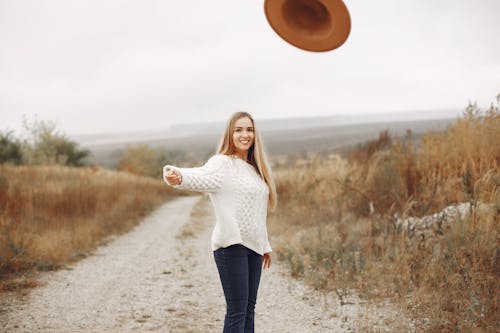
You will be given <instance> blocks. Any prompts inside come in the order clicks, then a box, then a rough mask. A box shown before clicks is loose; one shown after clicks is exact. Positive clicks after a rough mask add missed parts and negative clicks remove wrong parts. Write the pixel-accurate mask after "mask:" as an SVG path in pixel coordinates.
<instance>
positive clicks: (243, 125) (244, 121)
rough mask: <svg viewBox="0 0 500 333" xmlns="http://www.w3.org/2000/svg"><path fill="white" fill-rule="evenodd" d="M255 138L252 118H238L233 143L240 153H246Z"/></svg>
mask: <svg viewBox="0 0 500 333" xmlns="http://www.w3.org/2000/svg"><path fill="white" fill-rule="evenodd" d="M254 138H255V134H254V128H253V123H252V120H251V119H250V118H248V117H243V118H240V119H238V120H236V123H235V124H234V131H233V143H234V146H235V147H236V149H237V151H238V152H239V153H246V152H247V151H248V149H249V148H250V147H252V145H253V141H254Z"/></svg>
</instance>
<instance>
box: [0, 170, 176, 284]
mask: <svg viewBox="0 0 500 333" xmlns="http://www.w3.org/2000/svg"><path fill="white" fill-rule="evenodd" d="M171 196H173V191H172V190H170V189H169V187H168V186H165V184H164V183H163V182H161V181H160V180H154V179H151V178H144V177H138V176H134V175H131V174H127V173H121V172H114V171H109V170H104V169H99V168H78V169H77V168H69V167H63V166H19V167H13V166H5V165H4V166H0V278H1V276H2V275H4V276H5V275H7V274H10V273H15V272H20V271H25V270H28V269H30V268H33V267H35V268H38V269H42V270H47V269H54V268H56V267H58V266H60V265H62V264H64V263H65V262H67V261H68V260H73V259H76V258H78V257H80V256H82V255H85V253H87V252H88V251H91V250H92V249H93V248H95V247H96V246H97V245H99V244H100V243H101V242H102V241H103V240H105V239H106V238H107V237H109V236H110V235H111V234H116V233H121V232H124V231H126V230H128V229H130V228H131V227H132V226H133V225H134V224H136V223H137V222H138V221H140V219H141V217H143V216H144V215H145V214H147V213H148V212H149V211H151V210H152V209H153V207H155V206H156V205H158V204H159V203H161V202H163V201H165V199H166V198H168V197H171Z"/></svg>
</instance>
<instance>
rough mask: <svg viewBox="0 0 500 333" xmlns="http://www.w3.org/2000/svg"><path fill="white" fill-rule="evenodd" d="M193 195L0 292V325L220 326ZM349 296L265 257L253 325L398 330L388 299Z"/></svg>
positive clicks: (207, 329)
mask: <svg viewBox="0 0 500 333" xmlns="http://www.w3.org/2000/svg"><path fill="white" fill-rule="evenodd" d="M199 201H200V197H182V198H178V199H175V200H173V201H171V202H168V203H166V204H164V205H163V206H162V207H160V208H159V209H157V210H156V211H155V212H154V213H153V214H151V215H150V216H149V217H147V218H146V219H145V220H144V221H143V222H142V223H141V224H140V225H138V226H137V227H136V228H135V229H134V230H132V231H131V232H129V233H127V234H125V235H122V236H120V237H117V238H115V239H114V240H112V241H110V242H109V243H108V244H107V245H106V246H102V247H100V248H99V249H98V250H97V251H96V253H95V255H92V256H89V257H87V258H85V259H83V260H81V261H79V262H78V263H76V264H74V265H73V266H71V267H68V268H67V269H62V270H59V271H57V272H47V273H43V274H42V276H41V281H42V282H43V283H44V285H43V286H41V287H38V288H34V289H33V290H31V291H29V293H28V294H27V295H26V296H18V295H15V294H4V295H1V296H0V307H1V309H0V331H1V332H6V333H14V332H16V333H17V332H42V333H49V332H50V333H59V332H60V333H63V332H64V333H68V332H78V333H80V332H81V333H83V332H100V333H101V332H120V333H122V332H172V333H187V332H193V333H201V332H202V333H211V332H214V333H215V332H222V326H223V318H224V314H225V302H224V295H223V292H222V287H221V284H220V281H219V276H218V273H217V268H216V266H215V263H214V260H213V254H212V252H211V249H210V234H211V231H212V227H213V225H214V224H215V221H214V217H213V215H212V210H211V207H210V206H209V203H207V200H201V201H200V202H199ZM193 209H194V214H192V211H193ZM271 244H272V241H271ZM351 301H352V303H353V304H349V305H343V306H341V305H340V304H339V301H338V299H337V297H336V296H335V295H334V294H327V295H321V294H320V293H318V292H316V291H313V290H311V289H310V288H308V287H307V286H306V285H304V283H302V282H301V281H298V280H295V279H293V278H290V277H289V276H288V274H287V271H286V268H285V267H283V266H282V265H281V264H280V263H278V261H277V260H276V258H275V257H274V261H273V265H272V266H271V269H270V270H267V269H266V270H264V271H263V273H262V278H261V283H260V288H259V294H258V299H257V306H256V332H258V333H274V332H276V333H286V332H290V333H291V332H293V333H314V332H322V333H324V332H405V331H407V328H406V327H407V326H408V325H407V324H406V323H401V318H400V315H399V314H398V313H397V312H396V311H395V310H391V309H392V308H391V306H390V305H387V304H383V305H382V304H368V303H365V302H360V301H359V300H357V299H355V298H353V299H351ZM396 323H399V324H397V326H396Z"/></svg>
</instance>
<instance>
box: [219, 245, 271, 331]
mask: <svg viewBox="0 0 500 333" xmlns="http://www.w3.org/2000/svg"><path fill="white" fill-rule="evenodd" d="M213 252H214V259H215V263H216V265H217V269H218V270H219V276H220V280H221V282H222V289H223V290H224V296H225V298H226V306H227V308H226V317H225V319H224V331H223V333H254V317H255V312H254V310H255V303H256V302H257V289H258V288H259V281H260V273H261V271H262V256H261V255H260V254H258V253H256V252H254V251H252V250H250V249H249V248H247V247H245V246H243V245H241V244H234V245H230V246H228V247H225V248H224V247H221V248H218V249H217V250H215V251H213Z"/></svg>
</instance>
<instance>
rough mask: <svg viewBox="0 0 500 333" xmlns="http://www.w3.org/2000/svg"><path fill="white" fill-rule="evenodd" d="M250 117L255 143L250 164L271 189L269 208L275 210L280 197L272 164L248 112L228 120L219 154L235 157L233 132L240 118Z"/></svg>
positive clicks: (250, 155) (249, 151) (239, 113)
mask: <svg viewBox="0 0 500 333" xmlns="http://www.w3.org/2000/svg"><path fill="white" fill-rule="evenodd" d="M244 117H248V118H249V119H250V120H251V121H252V125H253V131H254V141H253V144H252V146H251V147H250V148H249V149H248V162H249V163H250V164H251V165H253V167H254V168H255V170H257V172H258V174H259V175H260V177H261V178H262V179H263V180H264V181H265V182H266V184H267V187H268V189H269V201H268V204H269V207H270V208H271V209H272V210H274V209H275V208H276V204H277V203H278V195H277V193H276V184H275V183H274V178H273V174H272V172H271V167H270V164H269V162H268V160H267V155H266V152H265V149H264V143H263V142H262V138H261V137H260V133H259V131H258V130H257V126H255V121H254V120H253V117H252V116H251V115H250V114H249V113H248V112H236V113H234V114H233V115H232V116H231V117H230V118H229V120H228V122H227V125H226V129H225V131H224V134H223V136H222V138H221V140H220V143H219V147H218V148H217V154H224V155H233V154H235V153H236V147H235V145H234V142H233V132H234V128H235V124H236V121H237V120H238V119H240V118H244Z"/></svg>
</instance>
